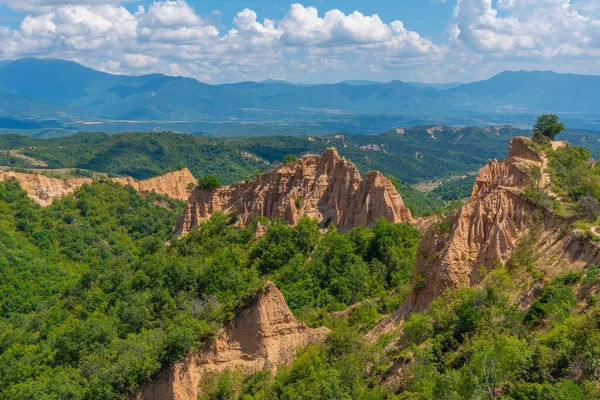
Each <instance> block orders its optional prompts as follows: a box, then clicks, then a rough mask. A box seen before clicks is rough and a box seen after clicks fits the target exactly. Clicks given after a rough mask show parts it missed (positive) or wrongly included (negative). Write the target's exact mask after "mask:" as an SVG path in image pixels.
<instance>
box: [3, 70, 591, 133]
mask: <svg viewBox="0 0 600 400" xmlns="http://www.w3.org/2000/svg"><path fill="white" fill-rule="evenodd" d="M15 96H17V97H15ZM15 98H16V99H18V102H17V103H15ZM0 104H6V106H5V107H2V110H3V113H2V114H3V115H2V116H4V117H5V118H15V119H35V120H40V119H47V118H53V119H57V120H59V121H65V122H75V121H78V120H90V121H123V120H127V121H131V120H133V121H140V122H143V121H164V122H184V121H188V122H189V121H202V120H207V119H211V118H217V119H225V120H229V121H233V122H235V121H236V119H240V120H251V121H270V122H275V121H280V122H286V121H290V120H293V119H301V120H303V122H304V123H306V116H307V114H318V115H321V116H326V115H329V116H330V117H331V118H333V119H339V118H344V115H343V114H344V113H347V114H348V115H357V114H373V115H383V114H387V115H392V116H399V115H412V116H415V117H417V118H420V119H423V118H426V117H432V116H433V117H435V118H438V119H439V120H440V121H442V120H444V119H450V120H452V121H456V122H457V124H459V123H460V122H461V121H462V122H463V123H464V124H469V123H470V122H469V121H473V120H474V119H479V120H482V119H483V120H485V118H487V117H485V116H488V117H489V118H488V120H491V119H490V118H492V117H493V118H492V119H498V118H501V119H503V120H505V121H504V122H511V121H516V122H521V121H522V120H523V114H526V115H530V114H531V115H533V114H537V113H541V112H546V111H552V112H555V113H564V114H567V115H566V116H568V117H570V118H577V119H578V120H580V121H581V122H580V124H579V125H574V126H579V127H582V128H586V127H587V128H589V127H593V126H595V125H594V124H596V125H597V119H595V118H593V117H592V116H594V115H596V114H597V113H598V111H597V110H598V109H599V106H600V76H588V75H574V74H557V73H554V72H550V71H534V72H525V71H516V72H508V71H507V72H502V73H500V74H498V75H496V76H494V77H492V78H490V79H488V80H484V81H480V82H473V83H466V84H448V85H444V84H419V83H405V82H401V81H392V82H388V83H379V82H368V81H348V82H342V83H335V84H317V85H303V84H293V83H289V82H284V81H274V80H268V81H265V82H261V83H256V82H240V83H234V84H222V85H210V84H206V83H202V82H199V81H197V80H195V79H191V78H183V77H171V76H165V75H160V74H151V75H142V76H124V75H112V74H108V73H104V72H100V71H95V70H93V69H90V68H87V67H84V66H81V65H79V64H77V63H74V62H70V61H63V60H52V59H34V58H26V59H20V60H16V61H12V62H7V63H5V64H0ZM11 104H18V107H10V105H11ZM340 113H341V116H340ZM511 113H512V114H511ZM587 114H589V115H587ZM302 117H303V118H302ZM232 118H233V120H231V119H232ZM238 122H239V121H238ZM571 125H572V124H571ZM282 131H283V132H284V131H285V125H283V126H282Z"/></svg>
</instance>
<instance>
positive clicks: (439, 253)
mask: <svg viewBox="0 0 600 400" xmlns="http://www.w3.org/2000/svg"><path fill="white" fill-rule="evenodd" d="M528 143H529V139H526V138H521V137H516V138H514V139H512V140H511V142H510V148H509V153H508V156H507V158H506V160H505V161H497V160H494V161H489V162H488V164H487V165H486V166H485V167H483V168H482V169H481V171H479V174H478V175H477V178H476V180H475V185H474V187H473V192H472V194H471V197H470V199H469V201H468V202H467V203H466V204H465V205H464V206H463V207H461V208H460V209H459V210H457V211H456V212H455V213H454V214H453V215H450V216H449V217H447V218H446V220H445V221H444V222H443V225H445V226H447V227H449V229H443V225H442V226H440V225H438V226H435V225H434V226H432V227H430V228H429V229H428V230H427V231H426V232H425V234H424V236H423V239H422V240H421V243H420V244H419V250H418V252H417V261H416V264H415V278H414V281H415V283H419V284H420V285H419V286H421V288H420V289H418V290H415V291H414V292H413V293H412V294H411V296H409V298H408V299H407V300H406V301H405V302H404V304H403V305H402V306H401V307H400V309H398V310H397V311H396V312H395V313H394V314H392V315H391V316H390V317H388V318H387V319H386V320H384V321H383V322H382V323H381V324H380V325H378V326H377V327H376V328H375V329H374V330H373V331H372V332H371V336H372V337H376V336H377V335H378V334H380V333H382V332H385V331H387V330H390V329H392V328H393V326H394V324H395V323H396V322H398V321H400V320H402V319H403V318H404V317H405V316H406V315H407V314H408V313H410V312H412V311H419V310H422V309H424V308H425V307H426V306H427V305H428V304H429V302H430V301H431V300H433V299H435V298H436V297H437V296H439V295H440V294H441V293H442V291H443V290H444V289H446V288H456V287H461V286H468V285H474V284H476V283H477V280H478V279H479V278H478V277H479V276H480V273H481V270H480V269H481V268H485V270H488V271H489V270H491V269H492V268H493V267H494V265H495V264H496V263H498V262H499V263H505V262H506V261H507V260H508V259H509V257H510V256H511V255H512V252H513V250H514V249H515V247H516V245H517V243H518V241H519V239H520V238H521V237H523V235H524V234H526V233H527V232H529V230H530V229H531V228H532V225H533V222H534V221H533V219H534V214H535V212H536V211H537V212H539V213H541V215H542V222H541V223H542V224H543V226H542V229H541V233H540V241H541V242H543V243H545V244H547V245H548V246H550V245H551V244H552V243H554V240H555V239H556V236H557V235H558V229H557V227H558V226H559V225H560V224H561V218H560V217H558V216H555V215H553V214H552V213H551V212H549V211H547V210H545V209H542V208H541V207H539V206H537V205H536V204H535V203H534V202H533V201H531V200H529V199H527V198H526V197H524V196H523V195H522V193H523V189H524V188H525V187H527V186H528V185H530V183H531V178H530V177H529V174H528V171H530V170H531V169H532V168H533V167H539V168H540V169H541V170H542V171H543V170H544V168H545V166H546V162H547V160H546V158H545V157H544V156H543V155H540V154H538V153H537V152H536V151H535V150H533V148H531V147H530V146H529V144H528ZM538 184H539V185H540V186H541V187H542V188H544V189H545V190H548V188H549V186H550V177H549V176H548V175H547V174H542V177H541V179H540V180H539V182H538ZM542 238H543V241H542ZM540 246H542V245H540Z"/></svg>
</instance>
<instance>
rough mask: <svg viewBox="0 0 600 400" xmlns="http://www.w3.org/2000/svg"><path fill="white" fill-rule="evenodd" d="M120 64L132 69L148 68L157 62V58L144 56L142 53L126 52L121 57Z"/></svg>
mask: <svg viewBox="0 0 600 400" xmlns="http://www.w3.org/2000/svg"><path fill="white" fill-rule="evenodd" d="M122 64H123V65H124V66H126V67H128V68H134V69H140V68H148V67H150V66H153V65H156V64H158V58H156V57H151V56H146V55H144V54H126V55H125V56H124V57H123V63H122ZM119 66H120V65H119Z"/></svg>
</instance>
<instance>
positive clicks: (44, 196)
mask: <svg viewBox="0 0 600 400" xmlns="http://www.w3.org/2000/svg"><path fill="white" fill-rule="evenodd" d="M8 179H14V180H16V181H17V182H19V184H20V185H21V188H23V190H25V191H26V192H27V194H28V195H29V197H30V198H31V199H32V200H33V201H35V202H36V203H38V204H39V205H41V206H42V207H45V206H48V205H50V204H52V201H53V200H54V199H55V198H57V197H62V196H64V195H69V194H72V193H73V192H75V191H76V190H77V189H79V188H80V187H81V186H83V185H85V184H86V183H87V184H89V183H91V182H92V179H91V178H66V179H61V178H53V177H48V176H45V175H41V174H30V173H21V172H14V171H0V181H4V180H8Z"/></svg>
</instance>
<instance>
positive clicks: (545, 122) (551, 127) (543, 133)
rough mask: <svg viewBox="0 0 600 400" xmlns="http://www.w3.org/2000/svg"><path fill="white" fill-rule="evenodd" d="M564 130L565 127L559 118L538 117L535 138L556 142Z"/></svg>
mask: <svg viewBox="0 0 600 400" xmlns="http://www.w3.org/2000/svg"><path fill="white" fill-rule="evenodd" d="M564 130H565V126H564V125H563V124H562V123H561V122H558V116H556V115H555V114H543V115H540V116H539V117H537V120H536V121H535V125H534V126H533V137H534V138H547V139H550V140H554V138H555V137H556V136H557V135H558V134H559V133H561V132H562V131H564Z"/></svg>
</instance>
